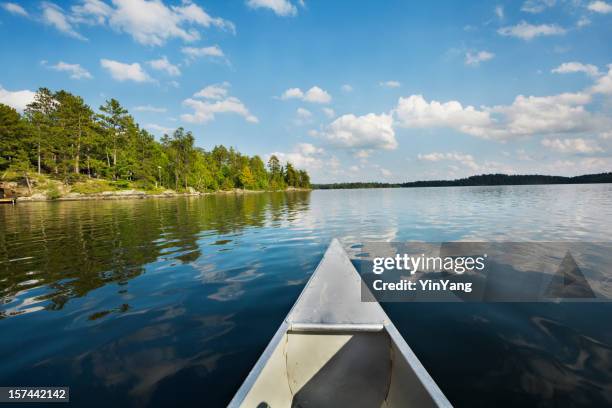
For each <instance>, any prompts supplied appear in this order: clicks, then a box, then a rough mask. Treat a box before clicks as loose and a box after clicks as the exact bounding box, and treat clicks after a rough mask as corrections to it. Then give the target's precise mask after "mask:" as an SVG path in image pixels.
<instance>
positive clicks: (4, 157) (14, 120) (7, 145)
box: [0, 103, 30, 170]
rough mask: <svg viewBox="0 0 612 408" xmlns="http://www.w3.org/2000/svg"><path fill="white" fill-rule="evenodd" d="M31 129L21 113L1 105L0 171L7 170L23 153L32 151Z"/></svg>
mask: <svg viewBox="0 0 612 408" xmlns="http://www.w3.org/2000/svg"><path fill="white" fill-rule="evenodd" d="M28 133H29V129H28V127H27V123H26V122H25V121H24V120H23V119H22V118H21V116H20V115H19V113H18V112H17V111H16V110H15V109H13V108H11V107H10V106H8V105H4V104H1V103H0V170H5V169H6V168H8V167H9V166H10V165H11V163H12V162H13V161H14V160H15V158H16V157H17V156H18V155H21V154H22V153H23V154H25V155H26V157H27V152H28V151H29V150H30V147H29V144H30V140H28V137H29V134H28Z"/></svg>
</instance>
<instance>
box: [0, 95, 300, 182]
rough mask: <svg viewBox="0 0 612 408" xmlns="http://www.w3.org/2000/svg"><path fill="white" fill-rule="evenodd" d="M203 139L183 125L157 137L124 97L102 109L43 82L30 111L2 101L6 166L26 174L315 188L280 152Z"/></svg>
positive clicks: (0, 140)
mask: <svg viewBox="0 0 612 408" xmlns="http://www.w3.org/2000/svg"><path fill="white" fill-rule="evenodd" d="M195 140H196V138H195V136H194V135H193V133H192V132H190V131H188V130H185V129H183V128H178V129H176V130H175V131H174V132H172V133H171V134H165V135H164V136H163V137H162V138H161V139H160V140H159V141H157V140H156V139H155V137H154V136H153V135H152V134H150V133H149V132H147V131H146V130H145V129H143V128H141V127H140V126H139V125H138V123H136V121H135V120H134V118H133V117H132V116H131V115H130V114H129V112H128V110H127V109H126V108H125V107H123V106H121V104H120V103H119V101H117V100H116V99H109V100H107V101H106V102H105V103H104V105H102V106H100V108H99V111H98V112H95V111H94V110H93V109H92V108H91V107H90V106H89V105H87V104H86V103H85V101H84V100H83V98H81V97H79V96H77V95H73V94H71V93H69V92H67V91H64V90H60V91H57V92H52V91H51V90H49V89H47V88H40V89H39V90H38V91H37V92H36V95H35V98H34V101H33V102H32V103H30V104H29V105H28V106H27V108H26V109H25V111H24V113H23V114H20V113H19V112H17V111H16V110H15V109H13V108H11V107H9V106H7V105H3V104H0V172H5V171H7V170H10V171H13V172H15V173H17V174H24V176H25V178H26V179H27V178H28V174H30V173H34V172H37V173H39V174H47V175H50V176H51V177H54V178H57V179H61V180H63V181H64V182H66V183H71V182H73V181H77V180H81V179H85V178H97V179H106V180H114V181H120V180H126V181H129V182H132V183H135V184H136V185H138V186H141V187H143V188H149V187H164V188H172V189H175V190H177V191H184V190H188V189H195V190H198V191H210V190H219V189H232V188H244V189H251V190H268V189H269V190H282V189H286V188H287V187H297V188H309V187H310V178H309V176H308V173H307V172H306V171H305V170H300V169H295V167H294V166H293V165H292V164H291V163H285V164H284V165H283V164H282V163H281V162H280V160H279V159H278V157H276V156H274V155H273V156H271V157H270V159H269V161H268V166H267V168H266V165H265V164H264V161H263V160H262V159H261V157H259V156H252V157H251V156H247V155H244V154H241V153H240V152H238V151H237V150H235V149H234V148H233V147H230V148H229V149H228V148H226V147H225V146H222V145H220V146H215V147H214V148H213V149H212V150H211V151H206V150H204V149H202V148H199V147H197V146H196V145H195ZM28 183H29V181H28Z"/></svg>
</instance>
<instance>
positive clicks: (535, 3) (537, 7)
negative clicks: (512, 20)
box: [521, 0, 556, 14]
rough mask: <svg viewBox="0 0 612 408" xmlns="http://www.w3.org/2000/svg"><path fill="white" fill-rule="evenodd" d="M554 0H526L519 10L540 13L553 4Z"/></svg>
mask: <svg viewBox="0 0 612 408" xmlns="http://www.w3.org/2000/svg"><path fill="white" fill-rule="evenodd" d="M555 3H556V0H526V1H525V2H524V3H523V5H522V6H521V11H524V12H525V13H532V14H537V13H541V12H543V11H544V10H546V9H547V8H549V7H552V6H554V5H555Z"/></svg>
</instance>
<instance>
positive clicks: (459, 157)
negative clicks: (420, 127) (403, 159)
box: [417, 152, 479, 170]
mask: <svg viewBox="0 0 612 408" xmlns="http://www.w3.org/2000/svg"><path fill="white" fill-rule="evenodd" d="M417 158H418V159H419V160H422V161H430V162H439V161H454V162H459V163H461V164H463V165H464V166H466V167H468V168H470V169H472V170H478V169H479V166H478V164H476V161H475V160H474V157H473V156H472V155H470V154H463V153H457V152H450V153H439V152H433V153H427V154H420V153H419V154H418V155H417Z"/></svg>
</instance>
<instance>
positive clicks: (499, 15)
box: [495, 4, 504, 20]
mask: <svg viewBox="0 0 612 408" xmlns="http://www.w3.org/2000/svg"><path fill="white" fill-rule="evenodd" d="M495 15H496V16H497V18H499V19H500V20H501V19H503V18H504V6H502V5H499V4H498V5H497V6H495Z"/></svg>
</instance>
